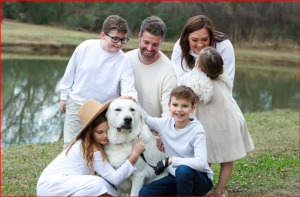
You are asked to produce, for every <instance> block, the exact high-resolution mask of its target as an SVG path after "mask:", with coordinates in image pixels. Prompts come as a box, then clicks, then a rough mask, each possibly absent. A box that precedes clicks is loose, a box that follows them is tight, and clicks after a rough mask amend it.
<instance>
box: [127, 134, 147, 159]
mask: <svg viewBox="0 0 300 197" xmlns="http://www.w3.org/2000/svg"><path fill="white" fill-rule="evenodd" d="M145 150H146V146H145V142H144V139H143V138H140V139H138V140H137V141H136V142H135V143H134V144H133V147H132V153H131V155H130V157H131V158H133V159H135V160H137V159H138V158H139V156H140V154H142V153H143V152H144V151H145Z"/></svg>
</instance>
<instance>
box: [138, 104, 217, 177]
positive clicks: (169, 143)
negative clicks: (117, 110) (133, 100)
mask: <svg viewBox="0 0 300 197" xmlns="http://www.w3.org/2000/svg"><path fill="white" fill-rule="evenodd" d="M140 109H141V111H142V113H143V114H144V116H145V122H146V124H147V125H148V126H149V127H151V128H153V129H155V130H156V131H157V132H159V133H160V135H161V139H162V140H163V143H164V147H165V153H166V157H172V158H173V160H172V164H171V165H170V166H169V167H168V171H169V172H170V173H171V174H172V175H173V176H175V170H176V168H177V166H180V165H186V166H189V167H191V168H192V169H194V170H197V171H201V172H206V173H207V175H208V177H209V178H210V179H211V180H213V171H212V170H211V169H210V167H209V165H208V163H207V150H206V135H205V131H204V129H203V126H202V124H201V123H200V122H199V121H198V120H197V119H196V118H195V117H190V118H191V119H192V120H191V122H190V123H189V124H188V125H187V126H186V127H185V128H183V129H175V122H174V118H172V117H171V116H168V117H164V118H153V117H151V116H148V114H147V113H146V112H145V111H144V110H143V109H142V107H141V106H140Z"/></svg>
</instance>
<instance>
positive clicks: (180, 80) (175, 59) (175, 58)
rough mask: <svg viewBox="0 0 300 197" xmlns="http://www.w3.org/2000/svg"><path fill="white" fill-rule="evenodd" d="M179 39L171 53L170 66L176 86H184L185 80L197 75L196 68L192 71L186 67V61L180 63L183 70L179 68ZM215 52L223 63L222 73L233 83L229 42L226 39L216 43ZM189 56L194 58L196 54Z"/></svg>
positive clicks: (233, 63)
mask: <svg viewBox="0 0 300 197" xmlns="http://www.w3.org/2000/svg"><path fill="white" fill-rule="evenodd" d="M179 41H180V39H179V40H178V41H177V42H176V43H175V45H174V48H173V53H172V57H171V60H172V66H173V69H174V71H175V74H176V77H177V85H185V84H186V82H187V80H188V79H189V78H190V77H191V76H192V75H194V74H196V73H198V71H197V69H196V67H194V68H193V69H192V70H191V69H190V68H189V67H188V66H187V63H186V60H185V59H184V60H183V61H182V64H183V68H184V70H186V71H184V70H183V69H182V67H181V55H182V51H181V47H180V45H179ZM216 50H217V51H218V53H220V55H221V57H222V59H223V62H224V66H223V69H224V73H225V74H227V75H229V76H230V79H231V82H232V83H233V82H234V74H235V55H234V50H233V46H232V44H231V42H230V41H229V40H228V39H227V40H224V41H222V42H216ZM190 54H191V55H192V56H193V57H194V58H196V57H197V54H195V53H193V52H192V51H191V52H190Z"/></svg>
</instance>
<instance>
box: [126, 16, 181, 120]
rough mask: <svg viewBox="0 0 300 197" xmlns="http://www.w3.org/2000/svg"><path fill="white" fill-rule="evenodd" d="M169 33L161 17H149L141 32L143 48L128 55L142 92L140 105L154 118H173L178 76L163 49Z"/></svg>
mask: <svg viewBox="0 0 300 197" xmlns="http://www.w3.org/2000/svg"><path fill="white" fill-rule="evenodd" d="M166 31H167V28H166V25H165V23H164V22H163V21H162V20H161V19H160V18H159V17H157V16H151V17H148V18H146V19H145V20H144V21H143V22H142V24H141V29H140V33H139V42H140V45H139V49H135V50H132V51H129V52H127V53H126V54H125V55H126V56H127V57H128V59H129V61H130V63H131V66H132V70H133V74H134V79H135V89H136V90H137V92H138V95H139V98H138V102H139V104H140V105H141V106H142V107H143V109H144V110H145V111H146V112H147V113H148V114H149V115H150V116H152V117H166V116H168V115H169V109H168V102H169V97H170V93H171V91H172V89H173V88H174V87H175V86H176V77H175V73H174V70H173V68H172V62H171V61H170V59H169V58H168V57H167V56H166V55H165V54H164V53H163V52H161V51H160V50H159V48H160V45H161V43H162V41H163V39H164V36H165V33H166Z"/></svg>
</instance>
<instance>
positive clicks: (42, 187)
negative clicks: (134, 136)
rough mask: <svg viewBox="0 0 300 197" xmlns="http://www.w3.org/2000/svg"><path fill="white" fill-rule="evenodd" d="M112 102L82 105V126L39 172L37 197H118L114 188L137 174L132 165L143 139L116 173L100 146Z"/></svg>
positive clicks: (105, 135)
mask: <svg viewBox="0 0 300 197" xmlns="http://www.w3.org/2000/svg"><path fill="white" fill-rule="evenodd" d="M111 101H112V100H111ZM111 101H109V102H107V103H106V104H104V105H102V104H101V103H99V102H98V101H96V100H94V99H89V100H87V101H86V102H84V103H83V104H82V106H81V107H80V108H79V111H78V117H79V119H80V120H81V122H82V124H83V125H84V126H83V128H82V129H81V131H80V132H79V133H78V135H77V136H76V137H75V138H74V140H73V141H72V142H71V143H70V144H69V145H68V146H67V147H66V148H65V149H64V151H63V152H62V153H61V154H60V155H58V156H57V157H56V158H55V159H54V160H53V161H52V162H51V163H50V164H49V165H48V166H47V167H46V168H45V169H44V171H43V172H42V174H41V176H40V178H39V180H38V183H37V195H38V196H118V193H117V191H116V189H115V187H114V185H117V184H119V183H120V182H122V181H123V180H125V179H126V178H128V177H129V176H130V175H131V174H132V173H133V172H134V171H135V170H136V167H135V162H136V160H137V159H138V157H139V155H140V154H141V153H142V152H144V151H145V144H144V141H143V139H139V140H137V141H136V142H135V144H134V145H133V148H132V153H131V155H130V156H129V158H128V160H126V162H125V163H124V164H123V165H122V166H121V167H120V168H118V169H117V170H115V169H114V168H113V167H112V166H111V165H110V164H109V161H108V159H107V156H106V154H105V152H104V149H103V147H102V146H103V145H105V144H107V143H108V138H107V130H108V123H107V119H106V117H105V113H106V110H107V108H108V106H109V104H110V103H111ZM95 172H97V173H98V174H99V175H100V176H101V177H100V176H96V175H95Z"/></svg>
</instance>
